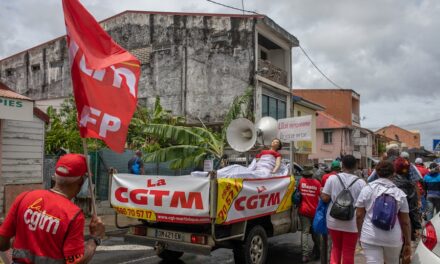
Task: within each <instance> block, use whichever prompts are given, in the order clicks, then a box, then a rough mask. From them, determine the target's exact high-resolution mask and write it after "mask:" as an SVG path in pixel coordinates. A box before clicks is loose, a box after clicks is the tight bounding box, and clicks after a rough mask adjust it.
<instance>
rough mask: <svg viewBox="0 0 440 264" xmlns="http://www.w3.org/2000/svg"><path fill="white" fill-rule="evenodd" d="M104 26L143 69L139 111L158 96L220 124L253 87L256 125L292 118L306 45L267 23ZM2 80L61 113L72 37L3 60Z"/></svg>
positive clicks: (138, 16) (198, 20)
mask: <svg viewBox="0 0 440 264" xmlns="http://www.w3.org/2000/svg"><path fill="white" fill-rule="evenodd" d="M100 24H101V26H102V27H103V28H104V29H105V30H106V31H107V32H108V33H109V34H110V35H111V36H112V38H113V39H114V40H115V41H116V42H117V43H118V44H119V45H121V46H122V47H123V48H125V49H127V50H128V51H130V52H131V53H132V54H134V55H135V56H136V57H137V58H139V60H140V62H141V76H140V81H139V93H138V98H139V104H140V105H143V106H148V107H151V106H152V105H153V104H154V102H155V98H156V97H157V96H158V97H160V99H161V103H162V105H163V107H164V108H166V109H169V110H171V111H172V113H173V114H175V115H182V116H184V117H186V119H187V122H188V123H199V122H200V121H203V122H204V123H205V124H208V125H210V124H212V125H215V124H221V123H222V121H223V118H224V115H225V114H226V112H227V110H228V109H229V107H230V105H231V103H232V101H233V98H234V97H236V96H238V95H241V94H243V93H244V91H245V90H246V89H247V88H248V87H250V86H251V87H253V89H254V100H255V101H254V104H253V108H254V113H255V119H256V120H258V119H259V118H261V117H262V116H272V117H274V118H276V119H279V118H285V117H288V116H290V111H288V110H289V109H290V108H289V107H290V105H291V96H290V95H291V84H292V76H291V65H292V51H291V49H292V47H296V46H298V45H299V43H298V40H297V39H296V38H295V37H294V36H293V35H291V34H289V33H288V32H287V31H285V30H284V29H283V28H281V27H280V26H278V25H277V24H276V23H275V22H274V21H272V20H271V19H270V18H268V17H266V16H262V15H232V14H193V13H169V12H142V11H125V12H123V13H121V14H118V15H115V16H113V17H111V18H108V19H106V20H104V21H102V22H101V23H100ZM0 80H1V81H2V82H4V83H5V84H7V85H8V86H9V87H11V88H12V89H13V90H14V91H16V92H18V93H20V94H23V95H26V96H28V97H30V98H32V99H34V100H36V103H37V105H41V106H42V108H44V107H47V106H48V105H52V106H55V107H57V106H59V105H60V104H61V102H62V101H63V100H64V99H65V98H66V97H68V96H69V95H70V94H71V93H72V87H71V78H70V66H69V60H68V49H67V47H66V39H65V36H62V37H59V38H57V39H54V40H52V41H49V42H47V43H44V44H41V45H39V46H37V47H34V48H31V49H29V50H26V51H23V52H20V53H19V54H16V55H13V56H10V57H8V58H5V59H2V60H0Z"/></svg>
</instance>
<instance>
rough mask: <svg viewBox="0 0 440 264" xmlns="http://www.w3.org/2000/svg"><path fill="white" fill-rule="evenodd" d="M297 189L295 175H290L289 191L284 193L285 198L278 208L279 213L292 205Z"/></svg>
mask: <svg viewBox="0 0 440 264" xmlns="http://www.w3.org/2000/svg"><path fill="white" fill-rule="evenodd" d="M294 190H295V177H293V176H290V183H289V187H287V191H286V193H285V194H284V197H283V200H282V201H281V203H280V205H279V206H278V208H277V213H279V212H283V211H286V210H288V209H289V208H290V207H292V195H293V191H294Z"/></svg>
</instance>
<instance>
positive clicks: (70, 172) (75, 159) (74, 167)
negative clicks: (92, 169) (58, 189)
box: [55, 154, 87, 177]
mask: <svg viewBox="0 0 440 264" xmlns="http://www.w3.org/2000/svg"><path fill="white" fill-rule="evenodd" d="M86 172H87V161H86V158H85V157H84V155H81V154H66V155H64V156H61V158H60V159H59V160H58V162H57V164H56V165H55V173H56V174H57V175H58V176H62V177H79V176H83V175H84V174H86Z"/></svg>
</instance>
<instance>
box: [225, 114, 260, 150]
mask: <svg viewBox="0 0 440 264" xmlns="http://www.w3.org/2000/svg"><path fill="white" fill-rule="evenodd" d="M226 140H227V141H228V143H229V145H230V146H231V147H232V148H233V149H234V150H236V151H239V152H245V151H248V150H250V149H251V148H252V147H253V146H254V145H255V142H256V141H257V131H256V130H255V127H254V124H253V123H252V122H251V121H249V120H248V119H246V118H238V119H234V120H232V122H231V124H230V125H229V126H228V128H227V129H226Z"/></svg>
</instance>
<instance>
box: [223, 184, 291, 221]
mask: <svg viewBox="0 0 440 264" xmlns="http://www.w3.org/2000/svg"><path fill="white" fill-rule="evenodd" d="M217 184H218V190H217V217H216V223H217V224H232V223H236V222H240V221H245V220H249V219H253V218H258V217H262V216H266V215H271V214H274V213H279V212H283V211H286V210H288V209H290V208H291V207H292V199H291V197H292V194H293V191H294V189H295V178H294V177H291V176H284V177H273V178H267V179H237V178H222V179H218V180H217Z"/></svg>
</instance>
